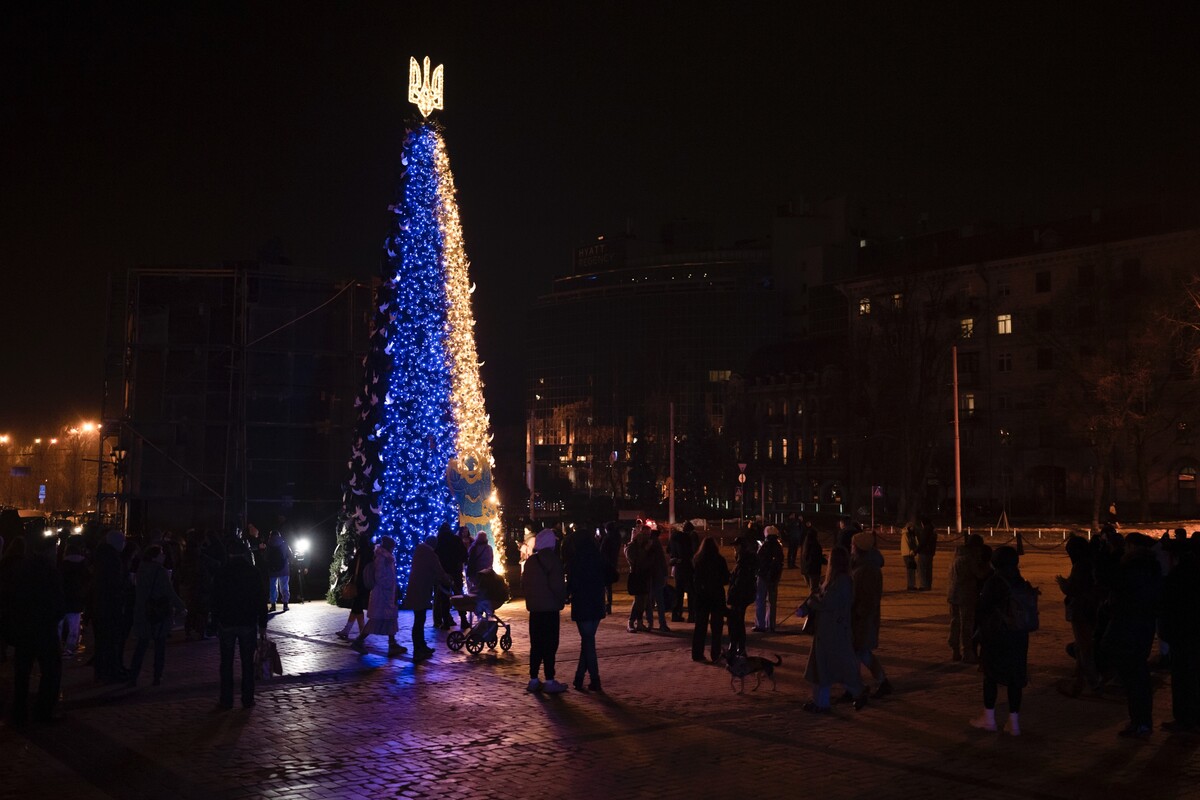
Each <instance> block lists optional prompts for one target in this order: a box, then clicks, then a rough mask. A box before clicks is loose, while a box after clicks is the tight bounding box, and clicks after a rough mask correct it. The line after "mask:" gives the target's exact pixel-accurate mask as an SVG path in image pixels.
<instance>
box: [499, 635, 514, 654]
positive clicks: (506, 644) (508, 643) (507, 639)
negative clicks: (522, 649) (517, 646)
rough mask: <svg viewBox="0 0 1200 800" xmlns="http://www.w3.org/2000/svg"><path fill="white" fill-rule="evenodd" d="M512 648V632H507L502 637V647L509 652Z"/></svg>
mask: <svg viewBox="0 0 1200 800" xmlns="http://www.w3.org/2000/svg"><path fill="white" fill-rule="evenodd" d="M510 648H512V634H510V633H506V634H504V635H503V636H501V637H500V649H501V650H503V651H504V652H506V653H507V652H508V651H509V649H510Z"/></svg>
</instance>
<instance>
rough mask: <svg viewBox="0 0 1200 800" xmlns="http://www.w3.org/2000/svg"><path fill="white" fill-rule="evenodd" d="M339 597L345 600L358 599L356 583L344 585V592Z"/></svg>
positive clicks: (351, 582) (348, 582) (350, 582)
mask: <svg viewBox="0 0 1200 800" xmlns="http://www.w3.org/2000/svg"><path fill="white" fill-rule="evenodd" d="M339 596H340V597H341V598H342V599H343V600H353V599H355V598H356V597H358V587H357V586H355V585H354V581H347V582H346V583H344V584H342V590H341V592H340V593H339Z"/></svg>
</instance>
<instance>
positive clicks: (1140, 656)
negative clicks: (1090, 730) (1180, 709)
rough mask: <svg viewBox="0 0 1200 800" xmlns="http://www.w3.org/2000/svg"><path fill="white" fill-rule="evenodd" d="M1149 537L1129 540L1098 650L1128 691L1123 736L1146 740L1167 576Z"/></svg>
mask: <svg viewBox="0 0 1200 800" xmlns="http://www.w3.org/2000/svg"><path fill="white" fill-rule="evenodd" d="M1153 546H1154V540H1153V539H1151V538H1150V537H1148V536H1146V535H1145V534H1141V533H1131V534H1129V535H1128V536H1127V537H1125V554H1124V555H1123V556H1122V557H1121V560H1120V562H1119V563H1118V564H1117V566H1116V569H1115V571H1114V572H1113V574H1112V584H1111V594H1110V617H1109V620H1108V627H1107V628H1106V630H1105V632H1104V638H1103V639H1102V640H1101V642H1100V650H1101V653H1102V654H1103V656H1104V659H1105V661H1106V663H1107V664H1108V665H1110V666H1111V667H1112V668H1113V669H1115V670H1116V671H1117V674H1118V675H1120V677H1121V684H1122V685H1123V686H1124V687H1125V692H1126V700H1127V704H1128V709H1129V724H1128V725H1126V726H1125V727H1124V728H1123V729H1121V731H1120V732H1119V733H1118V735H1119V736H1121V737H1123V738H1133V739H1147V738H1149V737H1150V734H1151V732H1153V730H1154V719H1153V685H1152V683H1151V680H1150V667H1149V665H1148V664H1147V659H1148V658H1149V656H1150V647H1151V645H1152V644H1153V643H1154V630H1155V626H1156V621H1157V615H1158V608H1159V603H1160V602H1161V601H1162V589H1163V576H1162V569H1161V568H1160V567H1159V564H1158V558H1157V557H1155V555H1154V553H1153V552H1152V551H1151V548H1152V547H1153Z"/></svg>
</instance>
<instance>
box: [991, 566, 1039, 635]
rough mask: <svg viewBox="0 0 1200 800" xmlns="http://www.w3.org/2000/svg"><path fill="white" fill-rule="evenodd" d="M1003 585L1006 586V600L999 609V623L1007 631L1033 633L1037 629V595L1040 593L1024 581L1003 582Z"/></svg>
mask: <svg viewBox="0 0 1200 800" xmlns="http://www.w3.org/2000/svg"><path fill="white" fill-rule="evenodd" d="M1001 580H1004V579H1003V578H1001ZM1004 584H1005V585H1006V586H1008V600H1007V602H1006V603H1005V605H1004V607H1003V608H1001V609H1000V621H1001V622H1002V623H1003V625H1004V627H1005V628H1006V629H1007V630H1010V631H1017V632H1020V633H1033V632H1034V631H1036V630H1037V629H1038V595H1039V594H1041V592H1039V591H1038V590H1037V589H1036V588H1034V587H1033V585H1032V584H1030V583H1029V581H1027V580H1024V579H1022V580H1019V581H1017V582H1016V583H1009V582H1008V581H1004Z"/></svg>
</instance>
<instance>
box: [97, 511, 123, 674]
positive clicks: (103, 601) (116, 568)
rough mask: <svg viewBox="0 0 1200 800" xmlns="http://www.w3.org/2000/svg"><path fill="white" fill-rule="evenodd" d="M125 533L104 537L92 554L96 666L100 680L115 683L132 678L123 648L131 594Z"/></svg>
mask: <svg viewBox="0 0 1200 800" xmlns="http://www.w3.org/2000/svg"><path fill="white" fill-rule="evenodd" d="M124 550H125V534H123V533H122V532H121V531H119V530H116V529H113V530H110V531H108V532H107V533H105V534H104V541H103V542H101V543H100V544H99V545H97V547H96V550H95V552H94V553H93V555H92V564H93V568H94V572H93V579H94V580H93V582H92V604H91V605H92V609H93V619H92V633H93V644H94V646H95V652H94V653H93V660H92V664H93V667H94V669H95V675H96V680H97V681H98V682H101V683H115V682H117V681H123V680H127V679H128V677H129V676H128V674H127V672H126V670H125V666H124V652H123V648H122V647H121V642H122V638H121V636H122V631H123V630H124V628H125V598H126V595H127V594H128V593H129V592H131V590H132V588H133V587H132V585H131V584H130V582H129V573H128V572H127V571H126V569H125V564H124V562H123V561H122V559H121V553H122V552H123V551H124Z"/></svg>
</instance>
